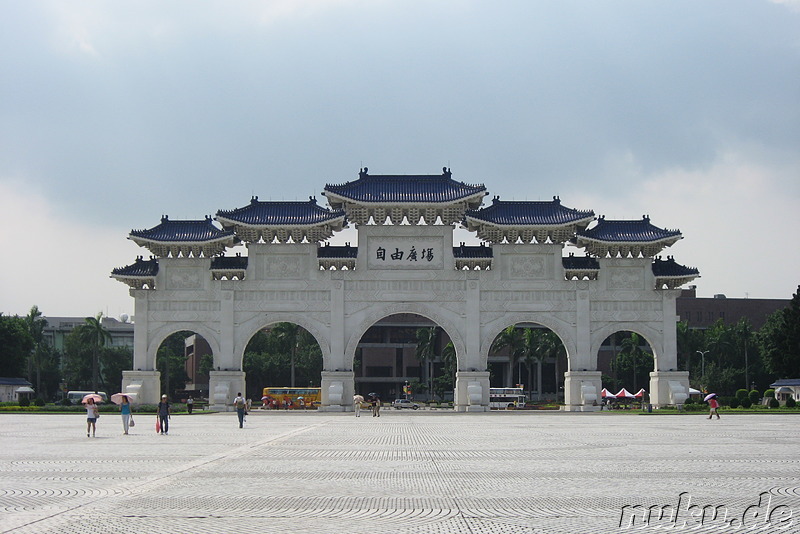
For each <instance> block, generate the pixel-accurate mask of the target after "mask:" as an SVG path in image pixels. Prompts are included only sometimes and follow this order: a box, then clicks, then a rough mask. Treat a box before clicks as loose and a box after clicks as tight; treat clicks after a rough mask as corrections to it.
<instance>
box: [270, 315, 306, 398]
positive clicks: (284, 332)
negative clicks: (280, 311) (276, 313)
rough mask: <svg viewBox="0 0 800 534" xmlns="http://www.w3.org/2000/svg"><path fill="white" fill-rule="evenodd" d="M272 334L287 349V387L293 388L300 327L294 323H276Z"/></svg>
mask: <svg viewBox="0 0 800 534" xmlns="http://www.w3.org/2000/svg"><path fill="white" fill-rule="evenodd" d="M272 333H273V334H274V335H275V337H276V338H277V339H278V340H280V341H281V342H282V343H283V345H284V347H286V348H288V349H289V362H290V364H289V365H290V372H291V374H290V379H289V381H290V382H291V383H290V384H289V387H295V383H294V382H295V364H296V362H295V360H296V358H297V346H298V344H299V343H300V338H301V327H300V326H299V325H296V324H294V323H278V324H277V325H275V328H273V329H272Z"/></svg>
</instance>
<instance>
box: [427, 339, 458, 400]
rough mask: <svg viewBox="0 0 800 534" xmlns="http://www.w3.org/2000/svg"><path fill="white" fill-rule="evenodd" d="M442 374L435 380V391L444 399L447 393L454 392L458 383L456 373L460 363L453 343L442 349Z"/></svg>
mask: <svg viewBox="0 0 800 534" xmlns="http://www.w3.org/2000/svg"><path fill="white" fill-rule="evenodd" d="M441 358H442V374H441V375H439V376H437V377H435V378H434V380H433V391H434V393H435V394H436V395H438V396H439V398H442V399H443V398H444V396H445V393H446V392H447V391H453V389H454V388H455V382H456V371H457V370H458V362H457V358H456V348H455V347H454V346H453V342H452V341H451V342H449V343H447V345H445V346H444V348H443V349H442V354H441Z"/></svg>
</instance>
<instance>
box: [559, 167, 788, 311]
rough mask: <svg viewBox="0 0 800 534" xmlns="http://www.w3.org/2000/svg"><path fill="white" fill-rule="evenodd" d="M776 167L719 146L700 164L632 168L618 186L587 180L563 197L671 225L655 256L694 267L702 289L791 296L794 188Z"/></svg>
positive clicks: (617, 215) (611, 215)
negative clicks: (599, 186) (667, 241)
mask: <svg viewBox="0 0 800 534" xmlns="http://www.w3.org/2000/svg"><path fill="white" fill-rule="evenodd" d="M616 165H617V167H618V168H619V169H620V172H627V173H629V174H630V176H631V178H633V177H635V176H636V174H637V172H636V170H635V163H634V162H632V161H631V160H630V159H628V158H625V157H622V158H621V159H620V161H618V162H617V163H616ZM778 169H779V168H778V167H774V166H773V167H767V166H765V165H762V164H760V163H757V162H754V161H752V160H747V159H745V158H744V157H743V156H742V155H741V154H739V153H727V154H724V155H721V156H720V157H719V158H718V160H717V162H716V163H715V164H714V165H713V166H711V167H709V168H707V169H701V170H691V171H688V170H683V169H673V170H669V171H665V172H661V173H658V174H654V175H651V176H642V175H639V180H638V181H636V180H634V179H632V180H631V181H630V182H629V184H630V185H629V186H628V187H626V188H624V189H621V190H614V191H602V192H594V191H592V190H591V187H589V188H587V190H585V191H583V192H576V194H575V195H570V196H569V198H564V199H563V200H564V202H565V204H567V205H569V206H570V207H576V208H579V209H594V210H595V212H596V213H597V214H598V215H601V214H605V215H606V218H608V219H638V218H640V217H641V216H642V215H649V216H650V219H651V222H652V223H653V224H654V225H655V226H658V227H661V228H670V229H675V228H677V229H679V230H680V231H681V233H682V234H683V237H684V239H683V240H681V241H679V242H678V243H676V244H675V245H673V246H672V247H669V248H667V249H665V250H664V251H663V252H662V255H663V256H667V255H671V256H674V257H675V260H676V261H677V262H678V263H681V264H683V265H687V266H691V267H697V268H698V269H700V274H701V278H699V279H698V280H696V281H695V282H694V283H695V284H696V285H697V286H698V293H699V294H702V295H703V296H711V295H712V294H716V293H723V294H727V295H728V296H729V297H736V298H744V297H746V296H749V297H751V298H791V296H792V293H793V292H794V291H795V290H796V289H797V285H798V283H800V277H799V276H798V275H797V265H798V264H800V252H798V249H797V247H793V246H791V245H790V244H789V243H788V242H787V241H786V236H787V231H789V230H788V229H791V228H795V227H797V226H798V224H799V223H800V214H798V211H797V208H796V205H797V200H798V199H797V196H796V193H795V192H793V191H792V190H788V191H787V189H786V188H785V184H786V183H791V180H790V178H789V177H788V176H784V175H781V174H779V173H780V172H781V171H779V170H778ZM783 172H786V173H789V172H792V171H791V169H787V170H786V171H783ZM732 288H737V289H739V290H738V291H737V290H736V289H732ZM732 292H733V293H732Z"/></svg>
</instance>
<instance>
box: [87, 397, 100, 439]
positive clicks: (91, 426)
mask: <svg viewBox="0 0 800 534" xmlns="http://www.w3.org/2000/svg"><path fill="white" fill-rule="evenodd" d="M98 417H100V409H99V408H98V407H97V404H95V402H94V399H93V398H91V397H89V398H88V399H86V437H87V438H88V437H89V433H90V432H91V435H92V437H95V435H94V434H95V431H96V430H97V418H98Z"/></svg>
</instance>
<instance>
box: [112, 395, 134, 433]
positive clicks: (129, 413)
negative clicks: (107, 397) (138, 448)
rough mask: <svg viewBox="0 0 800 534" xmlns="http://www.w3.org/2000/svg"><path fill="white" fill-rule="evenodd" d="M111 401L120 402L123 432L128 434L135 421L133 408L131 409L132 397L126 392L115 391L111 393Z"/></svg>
mask: <svg viewBox="0 0 800 534" xmlns="http://www.w3.org/2000/svg"><path fill="white" fill-rule="evenodd" d="M111 402H113V403H114V404H119V413H120V414H121V415H122V433H123V434H127V433H128V428H130V427H131V426H132V425H131V423H132V422H133V410H132V409H131V398H130V397H129V396H128V395H126V394H124V393H114V394H113V395H111Z"/></svg>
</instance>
